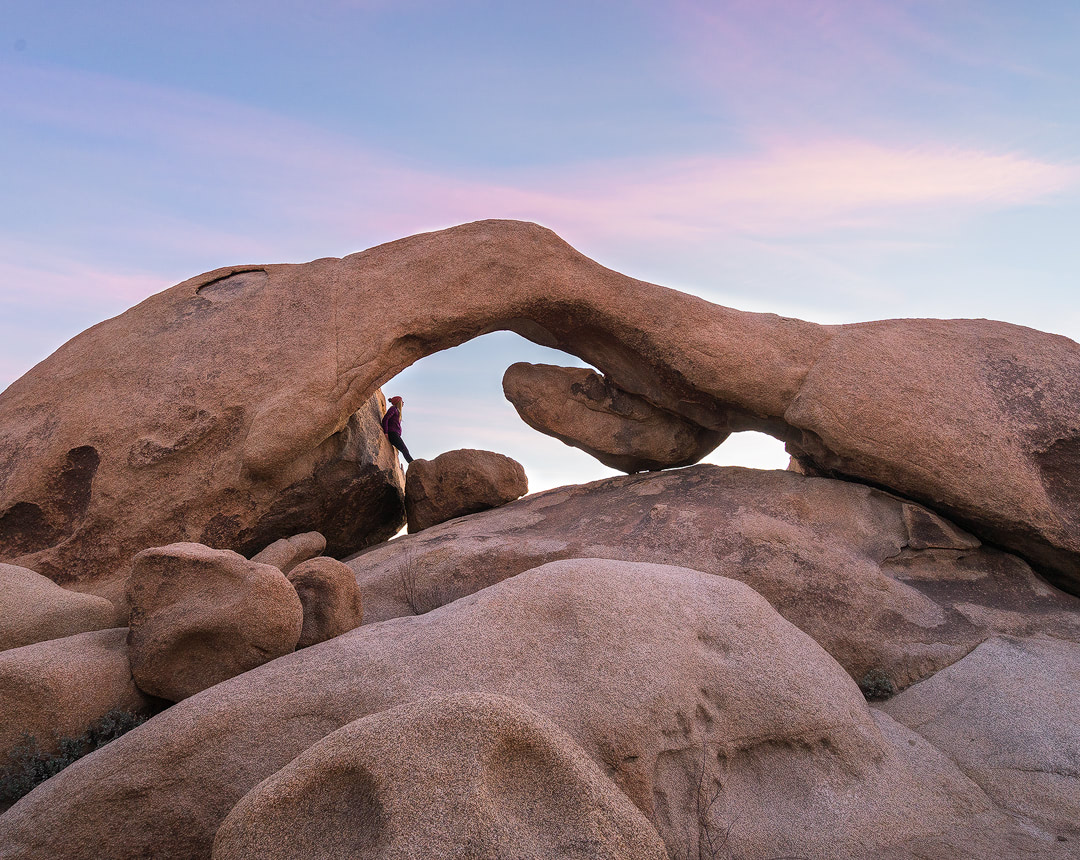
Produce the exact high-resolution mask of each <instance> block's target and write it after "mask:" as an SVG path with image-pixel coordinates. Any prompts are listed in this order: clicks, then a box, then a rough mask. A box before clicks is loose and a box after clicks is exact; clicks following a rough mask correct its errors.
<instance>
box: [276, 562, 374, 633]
mask: <svg viewBox="0 0 1080 860" xmlns="http://www.w3.org/2000/svg"><path fill="white" fill-rule="evenodd" d="M288 579H289V582H290V583H292V586H293V588H295V589H296V594H297V596H299V598H300V603H301V604H302V605H303V607H304V625H303V628H302V629H301V631H300V639H299V641H298V642H297V643H296V647H297V648H306V647H307V646H309V645H316V644H318V643H319V642H325V641H326V640H327V639H333V638H334V637H335V636H340V635H341V634H342V633H348V632H349V631H350V630H352V629H354V628H356V627H359V626H360V624H361V622H362V621H363V620H364V604H363V600H362V599H361V597H360V586H358V585H357V584H356V574H354V573H353V572H352V568H350V567H348V566H347V565H344V564H342V563H341V562H340V561H338V560H337V559H333V558H327V557H325V556H320V557H319V558H313V559H309V560H308V561H305V562H303V563H302V564H298V565H297V566H296V567H295V568H293V569H292V571H291V572H290V573H289V574H288Z"/></svg>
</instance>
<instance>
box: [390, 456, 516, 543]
mask: <svg viewBox="0 0 1080 860" xmlns="http://www.w3.org/2000/svg"><path fill="white" fill-rule="evenodd" d="M528 491H529V481H528V478H526V477H525V469H524V468H522V466H521V464H520V463H519V462H517V461H516V460H512V459H511V458H510V457H507V456H505V455H503V454H497V453H495V452H494V451H477V450H475V449H473V448H461V449H459V450H457V451H447V452H446V453H444V454H440V455H439V456H438V457H436V458H435V459H434V460H413V462H412V463H410V464H409V472H408V476H407V477H406V480H405V513H406V514H407V516H408V522H409V531H410V532H417V531H420V530H421V529H426V528H429V527H431V526H433V525H437V524H438V523H443V522H446V521H447V520H451V519H454V518H455V517H463V516H465V515H466V514H474V513H476V512H477V511H486V510H488V509H489V508H495V507H498V506H499V505H505V504H506V503H507V502H512V501H513V500H514V499H517V498H520V497H521V496H523V495H525V493H527V492H528Z"/></svg>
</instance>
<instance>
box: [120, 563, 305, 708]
mask: <svg viewBox="0 0 1080 860" xmlns="http://www.w3.org/2000/svg"><path fill="white" fill-rule="evenodd" d="M128 599H129V601H130V603H131V628H130V633H129V634H128V644H129V646H130V655H131V668H132V672H133V673H134V675H135V681H136V683H138V685H139V687H140V688H141V689H143V690H145V691H146V692H147V693H150V694H152V695H154V696H160V697H161V698H163V699H169V700H170V701H174V702H178V701H180V700H181V699H185V698H187V697H188V696H192V695H194V694H195V693H197V692H199V691H200V690H204V689H206V688H207V687H212V686H213V685H214V684H218V683H220V682H222V681H224V680H226V679H227V678H232V677H233V676H234V675H239V674H241V673H243V672H246V671H248V670H249V669H253V668H255V667H256V666H259V665H261V664H263V663H265V662H266V661H267V660H273V659H274V658H275V657H280V656H281V655H282V654H288V653H289V652H290V651H292V650H294V649H295V648H296V643H297V641H298V640H299V638H300V631H301V628H302V626H303V622H304V609H303V606H302V605H301V602H300V598H299V597H298V596H297V594H296V590H295V589H294V588H293V587H292V585H291V584H290V583H289V580H288V579H286V578H285V574H283V573H282V572H281V571H280V570H278V569H277V568H276V567H273V566H271V565H268V564H258V563H256V562H253V561H248V560H247V559H246V558H244V557H243V556H242V555H239V554H237V553H235V552H231V551H230V550H216V549H211V548H210V547H207V546H203V545H202V544H195V543H177V544H170V545H169V546H163V547H156V548H155V549H148V550H143V551H142V552H141V553H139V554H138V555H137V556H135V565H134V570H133V572H132V574H131V580H130V581H129V583H128Z"/></svg>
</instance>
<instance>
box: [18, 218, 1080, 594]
mask: <svg viewBox="0 0 1080 860" xmlns="http://www.w3.org/2000/svg"><path fill="white" fill-rule="evenodd" d="M498 329H508V330H511V331H515V332H517V333H518V334H521V335H523V336H525V337H527V338H529V339H530V340H534V341H536V342H537V343H541V344H544V345H546V346H552V347H556V348H559V349H562V350H564V351H567V352H571V353H573V354H575V355H577V356H579V357H580V358H582V359H583V360H585V361H586V362H587V363H589V364H590V365H592V366H594V367H596V368H597V369H599V370H600V371H601V372H602V373H604V374H605V375H606V376H607V377H609V378H610V379H611V380H613V382H614V384H615V385H617V386H618V387H619V388H620V389H622V390H624V391H627V392H630V393H632V394H635V395H638V396H640V397H643V398H645V399H646V400H648V401H649V402H650V403H652V404H654V405H655V406H658V407H660V408H662V409H666V410H668V411H670V412H673V413H675V414H678V415H681V416H683V417H685V418H688V419H690V420H691V421H693V422H695V423H697V424H700V425H701V426H703V427H706V428H709V429H711V430H714V431H718V432H720V433H723V432H726V431H729V430H737V429H756V430H763V431H766V432H769V433H770V434H771V435H774V436H776V437H778V438H781V439H783V440H785V441H786V442H787V444H788V446H789V450H791V451H792V453H793V454H794V455H795V456H796V457H797V458H798V459H799V460H800V462H801V463H802V464H803V465H804V466H805V467H806V468H808V469H810V470H816V471H821V472H826V473H829V474H837V475H843V476H848V477H854V478H857V479H859V480H863V481H867V482H870V483H874V484H878V485H881V486H884V487H887V488H890V489H892V490H895V491H897V492H899V493H901V494H904V495H908V496H910V497H912V498H915V499H917V500H919V501H922V502H924V503H926V504H929V505H931V506H933V507H936V508H938V509H939V510H941V511H943V512H944V513H946V514H947V515H948V516H950V517H951V518H953V519H954V520H956V521H958V522H959V523H961V524H962V525H965V526H966V527H968V528H970V529H972V530H973V531H975V532H976V533H977V534H979V535H980V536H981V537H983V538H984V539H987V540H990V541H993V542H997V543H1000V544H1002V545H1004V546H1006V547H1009V548H1010V549H1013V550H1015V551H1018V552H1020V553H1021V554H1024V555H1026V556H1027V557H1028V558H1029V559H1030V560H1032V561H1033V562H1035V563H1036V564H1037V565H1039V566H1040V567H1041V568H1042V569H1043V570H1044V571H1046V572H1048V573H1049V574H1050V575H1051V576H1052V577H1053V578H1054V580H1055V581H1056V582H1057V583H1058V584H1062V585H1065V586H1067V587H1069V588H1070V589H1072V590H1076V589H1077V587H1078V586H1077V583H1078V582H1080V562H1078V558H1080V485H1078V482H1077V479H1076V477H1075V476H1076V475H1077V474H1078V473H1080V470H1078V468H1077V464H1078V461H1080V450H1078V443H1077V439H1080V390H1078V383H1077V380H1078V379H1080V347H1078V346H1077V344H1075V343H1074V342H1072V341H1070V340H1068V339H1067V338H1063V337H1058V336H1054V335H1048V334H1043V333H1041V332H1036V331H1033V330H1030V329H1025V328H1022V327H1019V326H1012V325H1008V324H1006V323H998V322H990V321H986V320H953V321H940V320H894V321H885V322H875V323H860V324H855V325H849V326H821V325H816V324H813V323H807V322H803V321H800V320H795V319H790V318H786V317H779V316H775V315H772V314H752V313H745V312H740V311H736V310H732V309H729V308H724V307H721V306H718V305H714V304H711V303H709V302H707V301H705V300H703V299H700V298H697V297H694V296H689V295H686V294H683V293H679V292H676V291H673V290H669V289H665V288H663V287H659V286H656V285H654V284H649V283H646V282H643V281H638V280H635V279H633V278H630V277H627V276H625V275H621V274H619V273H617V272H614V271H612V270H610V269H606V268H604V267H603V266H601V265H599V264H598V263H596V262H594V261H593V260H590V259H589V258H587V257H585V256H584V255H582V254H580V253H579V252H578V251H576V250H574V249H573V248H571V247H570V246H569V245H568V244H566V243H565V242H563V241H562V240H561V239H559V237H558V236H556V235H555V234H554V233H552V232H551V231H549V230H546V229H544V228H542V227H539V226H537V225H534V224H526V223H520V222H512V221H483V222H477V223H474V224H466V225H462V226H459V227H454V228H451V229H449V230H443V231H440V232H436V233H427V234H422V235H418V236H413V237H410V238H407V239H402V240H400V241H397V242H391V243H389V244H386V245H380V246H378V247H376V248H372V249H370V250H367V251H364V252H362V253H359V254H353V255H350V256H348V257H345V258H343V259H334V258H327V259H321V260H315V261H313V262H311V263H307V264H303V265H284V264H282V265H268V266H244V267H231V268H224V269H219V270H216V271H214V272H210V273H207V274H205V275H201V276H199V277H197V278H193V279H191V280H189V281H185V282H184V283H182V284H179V285H177V286H175V287H173V288H171V289H169V290H166V291H164V292H162V293H159V294H158V295H156V296H152V297H151V298H149V299H147V300H146V301H145V302H143V303H141V304H140V305H138V306H136V307H135V308H132V309H131V310H129V311H127V312H126V313H125V314H122V315H121V316H119V317H117V318H115V319H113V320H109V321H107V322H105V323H102V324H100V325H98V326H95V327H94V328H92V329H90V330H88V331H87V332H84V333H83V334H82V335H79V336H78V337H76V338H74V339H73V340H72V341H70V342H69V343H68V344H66V345H65V346H63V347H62V348H61V349H60V350H58V351H57V352H56V353H55V354H54V355H52V356H50V358H48V359H46V360H45V361H44V362H42V363H41V364H39V365H38V366H37V367H35V368H34V369H33V370H31V371H30V372H29V373H28V374H26V376H24V377H23V378H22V379H20V380H18V381H17V382H16V383H14V384H13V385H12V386H11V387H10V388H9V389H8V390H7V391H5V392H4V393H3V394H2V395H0V428H2V429H0V517H2V516H5V515H6V512H9V511H12V510H14V509H15V506H16V505H18V504H24V505H30V504H36V505H38V506H39V507H41V506H42V504H43V502H47V496H48V493H49V488H50V486H52V484H51V483H50V481H52V480H53V479H54V478H55V475H56V474H59V472H60V471H61V470H62V466H63V462H64V457H65V456H66V455H67V454H68V452H70V451H72V450H74V449H76V448H80V447H83V446H93V447H94V449H95V450H96V451H98V452H100V456H101V462H100V466H99V467H98V471H97V473H96V475H95V477H94V481H95V487H97V488H98V489H100V490H103V491H106V492H104V493H101V492H99V493H97V494H96V495H95V494H92V497H91V500H90V503H89V506H88V508H87V510H86V512H85V514H84V516H83V518H82V520H81V521H80V522H79V523H76V524H74V525H73V526H72V528H73V531H72V532H71V533H70V534H69V535H68V536H67V537H66V538H65V539H64V541H63V542H61V544H59V545H57V546H54V547H50V548H47V549H45V550H42V551H40V552H38V553H36V554H35V555H34V556H33V557H20V558H21V559H22V563H27V566H30V567H34V564H33V563H29V562H33V561H35V560H37V561H39V562H41V564H42V565H43V566H45V567H49V566H50V565H52V566H53V568H54V569H55V568H57V567H58V566H59V565H60V564H61V563H62V562H63V560H64V559H65V558H66V559H68V560H72V559H74V560H78V561H80V562H82V563H84V564H87V565H90V566H91V567H94V568H95V569H94V571H93V574H94V576H102V575H106V574H107V573H108V572H109V571H111V570H117V569H119V568H122V567H123V565H124V564H126V562H127V559H128V558H129V557H130V554H131V552H132V550H133V549H141V548H142V547H141V546H138V547H133V546H131V545H130V544H131V543H132V540H135V541H136V542H138V541H140V540H141V541H147V540H149V538H150V537H151V536H152V535H154V534H158V533H161V534H162V537H168V540H178V539H184V538H183V537H177V536H175V535H170V534H168V533H169V532H170V531H172V532H176V531H177V530H178V529H179V522H180V521H181V520H184V518H185V517H190V516H192V515H193V513H192V510H193V508H197V509H198V511H197V513H198V516H199V517H202V518H203V521H202V522H201V523H200V527H205V526H206V523H207V521H208V519H209V518H208V516H206V515H207V514H208V512H209V511H211V510H213V508H214V506H215V505H218V506H219V507H221V506H223V507H224V508H225V509H227V510H229V511H231V513H230V514H229V516H232V517H235V518H236V519H235V521H230V522H219V526H220V531H221V535H222V536H221V537H220V539H219V541H218V543H219V545H227V544H228V541H229V539H230V538H229V536H230V535H234V536H236V535H239V534H241V533H242V532H243V529H244V528H245V527H247V526H246V525H245V524H248V525H250V524H251V523H255V522H257V521H258V520H259V518H260V517H261V516H262V515H263V513H264V511H265V508H266V506H267V505H268V504H270V503H271V502H272V501H273V499H274V498H276V497H277V496H278V495H279V494H280V493H281V492H282V491H283V490H284V489H285V488H287V487H289V486H292V485H294V484H295V483H296V482H297V481H299V480H303V479H304V476H305V475H306V474H308V473H309V472H310V470H311V469H312V467H313V463H314V461H315V460H317V459H318V457H319V456H320V455H318V454H317V452H320V451H322V452H323V453H324V454H325V449H324V446H325V445H326V444H327V443H328V440H331V439H333V438H334V437H335V435H336V434H339V433H341V432H343V430H344V429H345V428H346V426H347V422H348V421H349V420H350V416H352V415H353V414H354V413H355V412H356V410H357V409H359V408H360V407H361V406H362V405H363V404H364V403H365V402H367V401H369V399H370V398H371V397H372V396H373V394H374V393H375V392H376V390H377V389H378V387H379V386H380V385H381V384H383V383H384V382H386V381H387V380H389V379H391V378H392V377H393V376H394V375H395V374H396V373H398V372H399V371H400V370H401V369H403V368H404V367H407V366H408V365H409V364H411V363H412V362H414V361H416V360H417V359H418V358H420V357H422V356H424V355H428V354H431V353H433V352H437V351H439V350H442V349H446V348H448V347H451V346H455V345H457V344H460V343H463V342H464V341H466V340H468V339H470V338H473V337H476V336H477V335H480V334H484V333H486V332H490V331H494V330H498ZM155 353H157V354H163V355H165V356H167V357H168V360H167V361H156V362H155V361H150V360H148V357H150V356H153V355H154V354H155ZM58 404H62V407H63V408H59V406H58ZM165 437H168V438H165ZM211 443H212V444H211ZM133 445H134V446H136V447H133ZM155 446H157V447H155ZM158 448H161V449H162V450H164V451H165V454H164V455H162V458H160V459H159V460H153V462H152V463H151V464H147V463H143V462H142V461H141V460H140V459H139V457H140V456H143V455H145V454H146V452H150V453H151V454H156V452H158ZM152 459H153V458H151V460H152ZM132 463H134V464H135V465H132ZM163 463H164V464H166V465H168V464H170V463H171V467H170V468H166V467H165V466H163V465H162V464H163ZM147 466H150V467H151V469H152V470H156V471H152V473H151V472H150V471H147V468H146V467H147ZM138 468H144V473H143V474H142V476H140V475H137V474H136V472H137V471H138ZM151 478H152V480H150V479H151ZM194 489H198V490H199V491H200V492H201V495H199V496H198V503H197V504H196V499H195V497H194V496H193V491H194ZM152 493H157V494H158V496H159V504H158V505H157V509H158V510H157V512H156V513H155V514H154V522H153V523H152V524H150V525H148V526H147V527H146V528H144V529H142V530H141V532H140V534H139V535H138V536H137V538H133V539H131V540H127V539H124V540H118V539H117V538H118V535H122V525H121V521H122V517H121V516H119V515H118V514H117V511H116V510H113V509H109V508H108V505H109V503H110V502H111V503H113V504H114V505H115V504H116V500H117V499H120V501H121V502H123V504H127V505H131V504H135V503H137V502H138V501H139V500H144V499H145V498H146V497H147V496H148V495H149V494H152ZM103 496H104V498H102V497H103ZM103 505H104V507H103ZM121 507H122V505H121ZM42 509H43V510H45V508H44V507H43V508H42ZM20 510H22V509H20ZM121 513H122V512H121ZM189 530H190V529H189ZM2 537H3V536H2V535H0V538H2ZM162 542H167V541H166V540H159V541H158V543H162ZM146 545H152V544H149V543H143V544H142V546H146ZM58 547H66V549H65V550H63V551H61V549H58ZM20 558H13V559H4V560H13V561H19V560H20Z"/></svg>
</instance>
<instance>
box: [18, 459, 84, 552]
mask: <svg viewBox="0 0 1080 860" xmlns="http://www.w3.org/2000/svg"><path fill="white" fill-rule="evenodd" d="M100 462H101V458H100V457H99V456H98V452H97V450H96V449H95V448H93V447H92V446H90V445H83V446H80V447H78V448H72V449H71V450H70V451H68V452H67V456H66V457H65V459H64V462H63V465H62V466H61V468H60V470H59V472H58V473H57V474H56V475H54V476H53V477H52V479H51V480H49V481H48V482H47V484H46V485H45V487H44V488H43V489H44V494H43V495H44V498H42V499H40V501H39V502H37V503H35V502H16V503H15V504H13V505H12V506H11V507H9V508H8V509H7V510H5V511H4V513H3V514H0V557H5V558H6V557H14V556H19V555H24V554H27V553H33V552H38V551H39V550H43V549H47V548H48V547H52V546H55V545H56V544H58V543H60V541H62V540H64V539H65V538H68V537H70V536H71V534H72V532H74V531H75V529H76V528H77V527H78V524H79V522H80V521H81V520H82V517H83V515H84V514H85V513H86V509H87V508H88V507H89V506H90V494H91V485H92V484H93V482H94V475H95V474H97V469H98V464H99V463H100Z"/></svg>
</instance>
